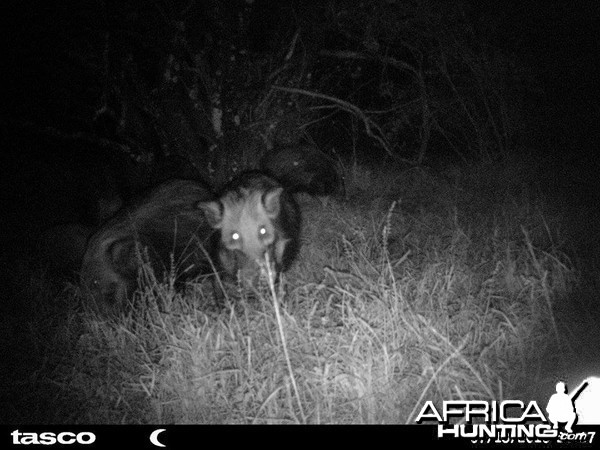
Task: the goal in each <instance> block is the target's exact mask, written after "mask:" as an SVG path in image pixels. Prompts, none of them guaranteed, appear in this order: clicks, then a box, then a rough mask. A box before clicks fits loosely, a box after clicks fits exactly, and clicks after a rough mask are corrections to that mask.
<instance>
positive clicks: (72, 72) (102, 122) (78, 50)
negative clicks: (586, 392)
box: [0, 0, 600, 360]
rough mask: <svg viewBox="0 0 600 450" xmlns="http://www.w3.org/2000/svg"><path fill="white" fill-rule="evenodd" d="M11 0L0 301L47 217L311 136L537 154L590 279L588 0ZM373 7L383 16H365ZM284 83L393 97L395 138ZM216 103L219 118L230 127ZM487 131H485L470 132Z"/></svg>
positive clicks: (408, 157)
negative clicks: (486, 111) (483, 98)
mask: <svg viewBox="0 0 600 450" xmlns="http://www.w3.org/2000/svg"><path fill="white" fill-rule="evenodd" d="M9 4H12V5H11V6H12V7H9V6H8V4H5V5H3V8H2V9H3V13H2V14H3V16H4V17H5V19H4V25H3V29H2V44H3V51H2V55H3V65H2V66H3V69H2V72H3V74H2V75H3V76H2V78H3V82H2V84H3V89H2V97H3V98H2V100H1V101H0V127H1V133H2V136H1V142H0V145H1V148H0V152H1V153H2V156H1V158H2V161H0V163H1V169H0V170H1V171H2V176H1V179H2V185H3V188H2V192H3V194H4V197H5V200H4V202H5V206H4V207H3V209H4V211H5V213H4V214H2V219H1V220H2V221H3V224H2V227H1V228H0V230H1V234H2V240H1V244H2V247H3V253H4V254H3V257H2V260H1V261H0V262H1V264H2V268H1V270H2V272H3V276H4V277H6V278H7V282H6V283H5V289H4V292H3V294H2V295H3V296H4V297H6V298H5V299H4V300H3V301H4V302H5V303H4V306H3V309H5V310H6V311H7V314H16V315H18V314H19V313H20V312H21V310H20V307H19V306H18V305H15V304H14V302H15V300H14V299H15V298H16V297H18V296H19V295H20V292H21V291H20V288H19V286H20V284H19V283H20V282H21V281H15V280H22V279H23V271H22V266H23V264H24V263H22V261H21V260H20V259H19V258H20V257H21V256H22V255H23V254H26V253H32V254H35V252H36V246H37V242H38V237H39V236H40V235H41V234H43V233H44V231H45V230H46V229H48V228H50V227H52V226H55V225H60V224H64V223H71V222H78V223H81V224H83V226H84V227H85V228H86V229H90V230H93V229H94V228H95V227H97V226H99V225H100V224H101V223H102V222H103V221H104V220H106V219H107V218H108V217H110V214H111V213H112V211H113V209H116V208H119V207H120V206H121V205H122V204H125V203H127V202H128V201H129V200H130V199H131V198H135V196H136V195H138V194H139V193H140V192H143V191H145V190H146V189H148V188H149V187H151V186H153V185H156V184H158V183H160V182H161V181H163V180H165V179H168V178H170V177H183V178H197V179H204V180H207V181H208V182H209V183H211V185H213V186H215V187H218V186H221V185H222V184H223V183H225V182H226V181H227V180H228V179H229V178H230V176H231V175H232V174H233V173H234V172H236V171H239V170H243V169H245V168H253V167H256V164H257V162H258V160H259V159H260V157H261V156H262V155H263V154H264V152H265V151H267V148H269V149H270V148H271V147H275V148H276V147H277V146H285V145H297V144H299V143H302V142H307V141H309V142H311V143H314V144H316V145H317V146H319V148H320V149H321V150H322V151H323V152H324V153H326V154H327V155H329V156H330V157H335V158H340V159H342V160H344V161H352V162H358V163H360V164H364V165H368V166H369V167H371V168H373V169H374V170H377V167H381V166H383V165H387V164H390V163H394V164H398V165H399V167H414V166H423V167H432V168H435V169H436V170H438V169H439V170H443V168H444V165H446V164H462V163H466V162H485V163H487V164H496V163H499V162H500V161H503V160H506V159H513V158H514V159H519V158H522V157H524V155H527V158H528V160H533V161H535V163H534V165H533V166H534V167H535V168H536V170H535V172H534V175H532V179H531V182H532V184H533V185H536V186H537V187H539V188H540V189H541V190H542V191H543V192H544V193H545V194H546V195H547V196H549V197H550V198H553V199H555V201H556V203H557V204H560V205H561V207H562V208H564V209H565V210H566V211H568V216H567V220H566V222H565V235H566V236H568V239H569V240H570V241H569V242H568V244H567V248H569V249H570V252H571V255H570V256H572V258H573V260H574V261H576V262H577V264H578V265H579V267H581V268H582V271H583V272H584V274H585V275H584V276H586V277H590V279H592V278H593V279H597V278H598V270H599V268H600V266H599V264H598V263H599V262H600V261H598V258H597V255H598V251H599V250H600V239H599V236H600V233H599V227H600V214H599V213H600V205H599V203H600V190H599V188H600V183H599V177H598V170H599V164H598V162H599V158H598V152H599V151H600V139H599V138H600V136H599V128H600V126H599V125H600V106H599V105H600V103H599V100H600V97H599V94H598V91H599V89H598V87H599V86H598V85H599V82H598V81H599V79H600V77H599V75H598V67H597V61H598V57H599V55H600V53H599V50H600V48H599V45H598V44H599V38H600V33H599V29H600V4H599V3H598V2H597V1H544V0H539V1H525V2H523V1H517V0H511V1H503V2H477V1H472V2H471V1H465V2H435V1H432V2H420V1H402V0H396V1H393V0H390V1H368V0H367V1H363V2H359V1H352V0H348V1H340V2H335V1H327V2H310V1H301V0H297V1H290V2H284V1H277V0H262V1H261V0H257V1H256V2H253V3H252V4H250V3H246V2H244V1H227V2H220V1H217V0H214V1H206V2H202V1H197V2H194V1H190V2H172V1H165V2H139V4H138V3H136V2H131V1H105V2H102V1H88V0H85V1H77V2H71V1H61V2H12V1H11V2H9ZM142 5H143V6H142ZM424 5H427V7H425V6H424ZM451 5H452V6H451ZM457 11H459V12H457ZM370 16H373V17H375V16H377V17H390V22H385V21H383V20H382V22H383V23H385V26H384V27H383V28H382V29H380V30H374V29H369V28H368V27H364V28H363V26H364V23H365V17H367V18H368V17H370ZM332 18H335V20H333V19H332ZM394 18H396V19H397V20H398V21H397V22H396V23H395V24H394V23H391V21H392V19H394ZM374 23H377V22H375V21H374ZM379 23H381V22H379ZM240 24H242V25H240ZM295 36H296V37H295ZM449 36H452V37H456V41H455V44H452V42H453V41H452V39H450V38H449ZM457 36H458V37H457ZM294 39H296V41H295V44H294V45H293V44H292V43H293V42H294ZM453 45H455V46H453ZM292 48H293V52H291V50H292ZM462 51H464V53H461V52H462ZM344 52H345V53H344ZM288 53H290V54H291V57H290V58H289V59H287V58H286V56H287V55H288ZM349 54H351V55H352V56H347V57H346V58H344V57H342V56H341V55H349ZM332 55H333V56H332ZM438 55H442V56H444V57H445V59H443V58H438ZM465 55H466V56H465ZM473 55H475V56H473ZM478 55H485V56H486V58H487V59H485V58H484V60H485V61H486V64H487V65H485V64H482V65H481V66H477V69H474V67H475V66H474V65H471V66H470V65H469V61H474V59H469V58H470V57H473V58H475V59H476V57H478ZM386 58H387V59H386ZM392 59H393V61H395V63H389V61H391V60H392ZM442 60H444V61H445V62H446V64H447V65H446V66H445V67H446V70H447V72H444V71H442V69H441V68H442V67H444V66H443V65H442V64H441V61H442ZM386 61H388V62H386ZM477 61H479V60H477ZM394 64H396V66H394ZM401 64H406V65H407V66H410V67H411V68H413V69H415V68H416V69H417V72H418V73H419V74H421V76H422V81H423V83H424V86H425V89H426V90H427V94H426V95H427V98H428V100H429V103H428V104H429V108H430V113H431V117H433V118H434V120H432V121H431V122H429V123H428V124H426V122H425V121H424V120H422V117H421V109H420V107H418V108H413V109H410V107H408V106H406V105H408V104H410V103H411V102H412V101H414V102H416V104H418V101H419V99H421V98H422V97H421V96H420V95H421V94H419V89H420V88H419V85H418V82H417V81H415V80H414V79H413V78H411V75H409V73H411V72H410V71H403V70H396V69H395V67H398V66H400V65H401ZM473 64H475V63H473ZM478 70H481V71H483V72H480V71H479V72H478ZM477 77H480V78H477ZM448 80H451V82H452V83H453V84H454V86H455V87H456V88H457V90H458V91H459V92H460V97H459V98H462V99H467V103H468V104H469V105H472V108H473V109H472V111H471V112H473V113H474V114H473V116H474V119H473V120H475V121H478V120H479V121H480V122H477V123H476V124H474V125H473V127H470V125H468V124H467V125H466V123H467V122H468V121H467V119H466V118H465V116H463V115H461V112H460V107H459V106H458V102H457V101H456V97H454V96H453V95H455V94H453V92H452V89H450V86H451V85H450V83H449V81H448ZM481 80H484V81H485V82H486V83H489V84H482V85H483V86H484V88H483V89H489V90H488V91H486V92H490V93H491V92H494V93H496V94H497V96H494V95H495V94H494V95H493V94H489V95H490V96H489V98H490V99H497V98H500V99H501V100H502V102H501V103H497V104H496V103H493V100H492V104H491V108H492V109H493V111H492V114H493V117H498V116H496V114H500V113H497V111H501V107H500V105H502V107H504V108H505V111H507V114H508V115H509V116H511V117H512V118H511V119H510V120H511V123H512V124H513V127H512V131H511V133H507V134H506V135H505V136H503V137H502V138H501V139H500V138H499V139H498V140H497V141H496V140H495V138H494V137H493V134H492V133H493V131H492V130H491V127H489V123H488V122H487V121H486V119H485V117H484V115H483V114H479V113H481V111H482V109H481V108H482V107H483V106H482V105H483V104H479V103H477V102H478V99H479V97H473V98H474V100H472V101H471V97H469V96H470V95H475V94H473V92H475V91H476V86H477V82H479V81H481ZM446 82H448V84H445V83H446ZM272 86H276V87H280V88H284V89H283V90H281V89H280V90H278V89H271V87H272ZM285 89H291V90H293V89H303V90H305V91H308V92H319V93H322V94H325V95H329V96H332V97H336V98H339V99H341V100H344V101H347V102H349V103H351V104H353V105H356V106H357V107H358V108H360V109H361V110H363V111H375V110H386V109H387V110H388V111H390V112H388V113H386V114H380V115H377V114H372V116H370V117H372V119H373V120H374V122H375V123H377V125H378V126H379V127H380V128H381V130H383V132H382V136H384V137H385V143H386V145H387V147H388V148H387V149H384V148H383V147H382V145H381V144H380V143H379V142H378V141H377V140H376V139H374V138H373V136H370V135H369V134H368V133H367V132H365V130H364V126H363V122H362V120H361V119H358V120H357V117H358V116H355V117H352V114H348V111H347V110H343V108H341V107H340V108H338V109H335V108H330V109H321V110H320V109H319V106H320V105H323V104H325V102H324V101H323V100H322V99H319V98H315V97H311V96H310V95H301V94H298V93H297V92H292V91H286V90H285ZM486 95H487V94H486ZM337 106H339V104H337ZM214 108H219V109H221V111H222V114H223V115H222V126H221V129H220V130H219V131H217V130H215V127H214V122H213V121H212V119H211V118H212V117H213V116H212V113H213V111H214ZM495 108H497V109H495ZM427 126H430V127H431V128H429V129H427V130H425V128H426V127H427ZM425 131H427V132H425ZM479 131H481V132H482V133H483V136H481V135H479V137H480V138H481V141H480V142H484V143H485V145H479V146H478V145H476V144H473V145H471V144H472V143H473V142H475V141H476V135H477V132H479ZM488 132H489V133H490V134H489V135H488V134H486V133H488ZM509 134H510V135H509ZM425 136H426V138H425ZM426 139H427V140H426ZM424 142H425V144H426V145H423V143H424ZM353 143H358V144H359V145H358V146H357V147H358V148H360V150H359V151H358V152H356V153H354V152H353V151H352V148H353V146H352V144H353ZM488 144H489V145H488ZM484 147H485V148H484ZM388 150H389V151H388ZM532 173H533V172H532ZM107 205H108V206H107ZM599 309H600V308H599ZM15 311H16V312H15ZM587 313H589V315H590V317H594V315H598V311H586V314H587ZM589 323H592V324H595V323H597V321H595V320H590V321H589ZM589 323H588V325H585V324H582V325H581V327H582V328H581V330H582V333H583V334H590V335H591V337H597V335H598V331H597V328H596V329H595V328H594V326H593V325H592V326H591V328H584V327H589V326H590V325H589ZM576 326H579V325H576ZM592 341H593V339H592ZM583 345H585V344H583ZM590 345H596V344H594V343H592V344H590ZM591 351H592V352H594V351H595V352H596V353H597V352H599V350H598V348H597V347H596V348H595V350H594V349H592V350H591ZM598 356H599V360H600V355H598Z"/></svg>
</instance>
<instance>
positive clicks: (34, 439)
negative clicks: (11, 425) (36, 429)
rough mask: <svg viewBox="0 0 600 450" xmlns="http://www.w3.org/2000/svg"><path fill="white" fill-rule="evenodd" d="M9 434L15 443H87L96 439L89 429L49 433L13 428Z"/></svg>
mask: <svg viewBox="0 0 600 450" xmlns="http://www.w3.org/2000/svg"><path fill="white" fill-rule="evenodd" d="M10 435H11V436H12V443H13V444H15V445H32V444H33V445H35V444H38V445H39V444H41V445H54V444H63V445H70V444H81V445H87V444H92V443H93V442H95V441H96V435H95V434H94V433H90V432H89V431H82V432H81V433H71V432H70V431H64V432H62V433H51V432H49V431H46V432H43V433H24V432H23V433H22V432H20V431H19V430H15V431H13V432H12V433H10Z"/></svg>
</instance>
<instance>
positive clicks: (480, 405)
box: [416, 377, 600, 445]
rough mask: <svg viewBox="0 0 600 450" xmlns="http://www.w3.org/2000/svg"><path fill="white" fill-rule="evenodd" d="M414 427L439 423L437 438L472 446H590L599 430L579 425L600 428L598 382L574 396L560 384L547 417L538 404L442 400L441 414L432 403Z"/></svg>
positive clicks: (594, 380)
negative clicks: (568, 444) (461, 441)
mask: <svg viewBox="0 0 600 450" xmlns="http://www.w3.org/2000/svg"><path fill="white" fill-rule="evenodd" d="M416 422H417V423H418V424H422V423H437V437H438V438H462V439H469V440H470V441H471V442H472V443H473V444H515V443H518V444H528V443H531V444H548V443H554V442H555V443H560V444H563V443H565V444H567V443H573V444H588V445H590V444H592V443H593V442H594V439H595V438H596V431H595V430H594V427H580V425H596V426H599V425H600V378H599V377H589V378H587V379H585V380H584V381H583V382H582V383H581V384H580V385H579V386H578V387H577V389H575V390H574V391H573V394H571V395H569V394H568V393H567V387H566V385H565V383H564V382H562V381H560V382H558V383H557V384H556V393H555V394H553V395H552V396H551V397H550V399H549V400H548V403H547V405H546V408H545V413H544V411H543V410H542V408H540V406H539V405H538V404H537V402H535V401H530V402H529V403H527V404H526V403H524V402H522V401H521V400H506V401H502V402H496V401H492V402H488V401H483V400H469V401H463V400H453V401H444V402H443V405H442V408H441V409H438V408H436V407H435V405H434V404H433V402H431V401H428V402H426V403H425V405H423V408H422V409H421V412H420V413H419V415H418V416H417V418H416ZM574 426H576V429H575V430H573V427H574Z"/></svg>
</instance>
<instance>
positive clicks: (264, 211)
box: [199, 171, 301, 285]
mask: <svg viewBox="0 0 600 450" xmlns="http://www.w3.org/2000/svg"><path fill="white" fill-rule="evenodd" d="M199 207H200V208H201V209H202V210H203V211H204V213H205V214H206V219H207V221H208V223H209V224H210V225H211V226H212V227H213V228H215V229H216V230H217V231H218V232H219V233H217V234H216V235H215V237H214V239H215V242H214V244H213V245H214V248H215V249H216V252H215V254H216V259H218V261H219V263H220V266H221V267H222V268H223V269H224V270H225V271H226V272H227V273H228V274H229V275H231V276H233V277H238V279H239V280H240V281H241V282H242V283H243V284H245V285H254V284H255V283H256V281H257V279H258V278H259V277H260V275H261V274H262V273H264V269H265V267H266V266H265V262H266V255H268V258H269V261H271V262H272V263H273V265H274V269H275V274H279V273H280V272H283V271H285V270H287V269H288V268H289V266H290V264H291V263H292V261H293V260H294V258H295V257H296V254H297V252H298V246H299V236H300V226H301V223H300V222H301V216H300V210H299V209H298V206H297V204H296V202H295V200H294V198H293V197H292V196H291V194H290V193H289V192H288V191H287V190H286V189H284V187H283V186H282V185H281V184H280V183H279V182H278V181H276V180H275V179H273V178H272V177H270V176H268V175H266V174H265V173H263V172H260V171H248V172H244V173H242V174H240V175H239V176H237V177H236V178H234V179H233V180H232V181H231V182H230V183H229V184H227V185H226V186H225V187H224V188H223V190H222V192H221V194H220V196H219V199H218V200H215V201H209V202H200V204H199Z"/></svg>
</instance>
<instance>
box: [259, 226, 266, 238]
mask: <svg viewBox="0 0 600 450" xmlns="http://www.w3.org/2000/svg"><path fill="white" fill-rule="evenodd" d="M258 234H260V235H261V236H264V235H265V234H267V229H266V228H265V227H260V228H259V230H258Z"/></svg>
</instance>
